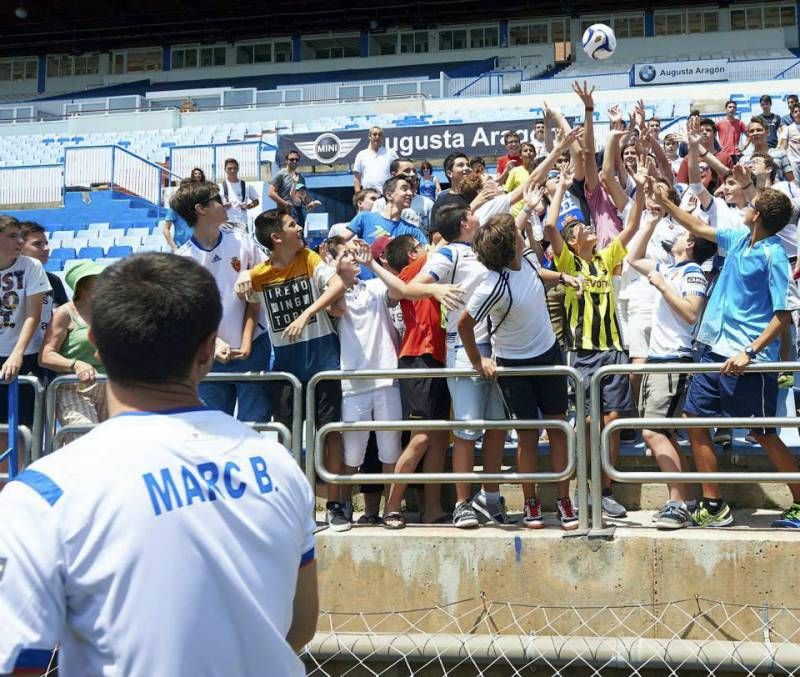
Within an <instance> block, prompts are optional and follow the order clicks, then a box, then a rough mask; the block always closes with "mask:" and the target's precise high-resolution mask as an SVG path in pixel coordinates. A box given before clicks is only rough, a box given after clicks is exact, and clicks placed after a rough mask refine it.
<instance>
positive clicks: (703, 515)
mask: <svg viewBox="0 0 800 677" xmlns="http://www.w3.org/2000/svg"><path fill="white" fill-rule="evenodd" d="M692 521H693V522H694V523H695V524H696V525H697V526H698V527H729V526H730V525H731V524H733V513H732V512H731V509H730V507H729V506H728V504H727V503H725V501H723V502H722V505H721V506H720V508H719V510H717V512H716V513H712V512H711V511H710V510H709V509H708V506H707V505H706V502H705V501H702V500H701V501H698V503H697V508H696V509H695V511H694V512H693V513H692Z"/></svg>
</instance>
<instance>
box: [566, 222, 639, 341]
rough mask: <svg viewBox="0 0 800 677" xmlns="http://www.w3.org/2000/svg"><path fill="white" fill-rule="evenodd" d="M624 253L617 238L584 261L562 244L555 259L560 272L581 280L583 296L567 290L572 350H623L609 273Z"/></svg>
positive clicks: (573, 290) (620, 261)
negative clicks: (559, 252)
mask: <svg viewBox="0 0 800 677" xmlns="http://www.w3.org/2000/svg"><path fill="white" fill-rule="evenodd" d="M626 254H627V250H626V249H625V247H624V245H623V244H622V242H620V239H619V237H615V238H614V240H613V241H612V242H611V244H610V245H608V246H607V247H604V248H603V249H601V250H600V251H598V252H595V254H594V256H593V257H592V260H591V261H585V260H583V259H582V258H581V257H579V256H577V255H576V254H574V253H573V252H572V251H571V250H570V249H569V247H567V246H566V245H564V246H563V247H562V248H561V254H559V255H558V256H557V257H556V258H555V264H556V269H557V270H558V271H559V272H560V273H565V274H567V275H573V276H576V277H577V276H580V277H582V278H583V294H582V295H581V296H580V297H579V296H578V290H577V289H573V288H572V287H567V291H566V294H567V296H566V300H565V303H566V307H567V322H568V324H569V328H570V343H571V345H570V349H572V350H622V340H621V332H620V330H619V324H618V323H617V315H616V312H615V309H616V299H615V298H614V288H613V286H612V284H611V273H612V272H613V270H614V268H616V267H617V266H618V265H619V264H620V263H622V261H623V259H624V258H625V255H626Z"/></svg>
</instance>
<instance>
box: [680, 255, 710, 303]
mask: <svg viewBox="0 0 800 677" xmlns="http://www.w3.org/2000/svg"><path fill="white" fill-rule="evenodd" d="M707 291H708V280H707V279H706V276H705V274H704V273H703V269H702V268H701V267H700V266H699V265H697V264H696V263H692V264H688V265H686V266H685V267H684V270H683V277H681V284H680V294H681V296H682V297H684V298H686V297H687V296H702V297H703V298H705V296H706V292H707Z"/></svg>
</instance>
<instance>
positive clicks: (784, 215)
mask: <svg viewBox="0 0 800 677" xmlns="http://www.w3.org/2000/svg"><path fill="white" fill-rule="evenodd" d="M753 209H755V210H756V211H757V212H758V215H759V216H760V217H761V225H763V226H764V229H765V230H767V231H768V232H770V233H772V234H773V235H774V234H775V233H777V232H778V231H779V230H781V229H782V228H783V227H784V226H785V225H786V224H787V223H789V219H791V218H792V201H791V200H790V199H789V198H788V197H787V196H786V195H784V194H783V193H781V192H780V191H777V190H774V189H772V188H764V190H762V191H759V193H758V195H756V197H755V200H753Z"/></svg>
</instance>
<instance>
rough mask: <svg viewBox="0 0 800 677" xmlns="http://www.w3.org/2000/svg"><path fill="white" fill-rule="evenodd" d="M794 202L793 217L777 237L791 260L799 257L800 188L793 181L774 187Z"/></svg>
mask: <svg viewBox="0 0 800 677" xmlns="http://www.w3.org/2000/svg"><path fill="white" fill-rule="evenodd" d="M772 187H773V188H774V189H775V190H779V191H780V192H781V193H783V194H784V195H785V196H786V197H788V198H789V199H790V200H791V201H792V216H791V218H790V219H789V223H787V224H786V225H785V226H784V227H783V228H781V229H780V230H779V231H778V232H777V233H775V235H777V236H778V239H780V241H781V245H782V246H783V251H785V252H786V256H788V257H789V258H790V259H792V258H794V257H795V256H797V222H798V220H800V187H798V186H797V184H796V183H795V182H794V181H792V182H789V181H779V182H778V183H775V184H773V185H772Z"/></svg>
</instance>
